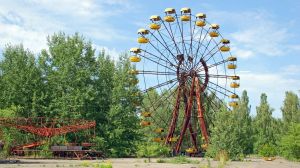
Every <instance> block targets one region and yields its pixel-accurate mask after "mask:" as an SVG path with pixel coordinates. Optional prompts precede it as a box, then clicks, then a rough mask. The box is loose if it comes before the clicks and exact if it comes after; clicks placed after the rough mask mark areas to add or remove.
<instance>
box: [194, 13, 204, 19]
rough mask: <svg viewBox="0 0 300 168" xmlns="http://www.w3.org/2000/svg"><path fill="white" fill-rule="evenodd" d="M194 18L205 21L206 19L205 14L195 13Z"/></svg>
mask: <svg viewBox="0 0 300 168" xmlns="http://www.w3.org/2000/svg"><path fill="white" fill-rule="evenodd" d="M196 17H197V18H200V19H205V18H206V14H205V13H197V15H196Z"/></svg>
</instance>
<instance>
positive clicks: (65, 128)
mask: <svg viewBox="0 0 300 168" xmlns="http://www.w3.org/2000/svg"><path fill="white" fill-rule="evenodd" d="M0 126H4V127H10V128H16V129H18V130H20V131H24V132H27V133H31V134H34V135H37V136H39V137H41V138H42V139H43V140H41V141H36V142H31V143H28V144H23V145H19V146H13V147H12V148H11V150H10V152H11V154H12V155H19V156H22V155H24V153H25V152H26V151H27V152H30V151H36V150H30V149H32V148H35V147H38V146H41V145H43V144H45V143H46V142H47V141H46V139H48V140H49V139H51V138H52V137H54V136H59V135H66V134H67V133H74V132H78V131H81V130H87V129H94V133H95V126H96V122H95V121H86V120H79V119H78V120H76V119H72V120H67V119H49V118H41V117H35V118H0ZM92 145H93V144H92V143H82V144H81V146H74V145H73V146H52V147H51V152H53V154H54V155H56V156H63V157H76V158H78V159H81V158H84V157H86V156H89V157H91V156H99V155H101V152H99V151H91V150H84V148H89V147H91V146H92Z"/></svg>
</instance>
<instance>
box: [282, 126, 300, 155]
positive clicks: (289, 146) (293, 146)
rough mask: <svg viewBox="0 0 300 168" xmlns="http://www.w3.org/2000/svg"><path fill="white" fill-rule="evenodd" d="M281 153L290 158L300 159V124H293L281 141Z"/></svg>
mask: <svg viewBox="0 0 300 168" xmlns="http://www.w3.org/2000/svg"><path fill="white" fill-rule="evenodd" d="M280 146H281V153H282V155H283V157H285V158H286V159H288V160H298V161H299V160H300V124H295V123H294V124H291V125H290V126H289V128H288V132H287V134H286V135H283V136H282V138H281V141H280Z"/></svg>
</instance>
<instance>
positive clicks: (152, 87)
mask: <svg viewBox="0 0 300 168" xmlns="http://www.w3.org/2000/svg"><path fill="white" fill-rule="evenodd" d="M176 81H177V78H174V79H171V80H168V81H166V82H163V83H160V84H158V85H155V86H151V87H149V88H148V89H145V90H144V91H143V92H148V91H150V90H153V89H157V88H160V87H162V86H165V85H168V84H171V83H173V82H176Z"/></svg>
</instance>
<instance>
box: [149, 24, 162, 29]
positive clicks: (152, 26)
mask: <svg viewBox="0 0 300 168" xmlns="http://www.w3.org/2000/svg"><path fill="white" fill-rule="evenodd" d="M149 28H150V29H152V30H159V29H160V25H159V24H156V23H151V24H150V25H149Z"/></svg>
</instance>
